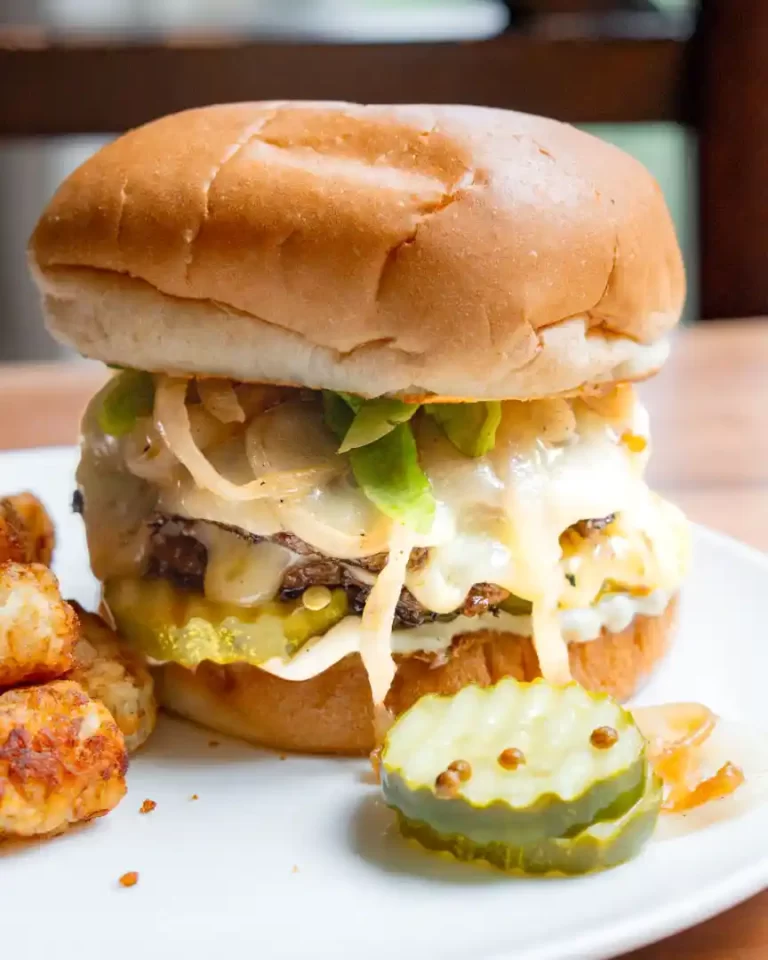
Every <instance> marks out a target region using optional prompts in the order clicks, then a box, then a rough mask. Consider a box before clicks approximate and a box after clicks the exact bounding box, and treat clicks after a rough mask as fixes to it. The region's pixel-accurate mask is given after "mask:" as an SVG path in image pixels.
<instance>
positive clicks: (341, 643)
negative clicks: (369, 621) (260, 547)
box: [260, 590, 671, 680]
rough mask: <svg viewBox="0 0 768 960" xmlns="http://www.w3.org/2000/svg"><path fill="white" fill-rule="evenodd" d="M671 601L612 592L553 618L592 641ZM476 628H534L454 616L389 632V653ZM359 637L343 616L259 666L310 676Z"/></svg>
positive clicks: (448, 640)
mask: <svg viewBox="0 0 768 960" xmlns="http://www.w3.org/2000/svg"><path fill="white" fill-rule="evenodd" d="M670 599H671V595H670V594H669V593H668V592H667V591H665V590H655V591H654V592H653V593H651V594H649V595H648V596H647V597H632V596H629V595H628V594H627V595H619V594H617V595H615V596H611V597H606V598H605V599H603V600H601V601H600V602H599V603H597V604H595V606H594V607H590V608H589V609H587V610H560V611H559V613H558V614H557V618H558V620H559V627H560V629H561V630H562V633H563V636H564V637H566V639H567V640H568V642H570V643H588V642H589V641H592V640H597V639H598V637H599V636H600V634H601V631H602V630H603V629H605V630H608V631H610V632H611V633H619V632H620V631H621V630H625V629H626V628H627V627H628V626H629V625H630V623H631V622H632V621H633V620H634V618H635V617H636V616H647V617H656V616H659V615H660V614H662V613H663V612H664V610H665V609H666V608H667V604H668V603H669V601H670ZM481 630H497V631H505V632H509V633H516V634H518V635H519V636H521V637H530V636H531V633H532V630H533V627H532V623H531V618H530V617H525V616H515V615H514V614H511V613H505V612H504V611H501V612H500V613H498V614H491V613H487V614H483V615H482V616H479V617H456V618H455V619H454V620H450V621H447V622H440V621H438V622H435V623H425V624H422V625H421V626H420V627H411V628H410V629H408V630H393V631H391V640H390V649H391V652H392V654H401V655H403V656H411V655H413V654H415V653H433V654H440V653H444V652H445V651H447V650H448V649H449V648H450V646H451V644H452V643H453V641H454V639H455V638H456V637H458V636H460V635H462V634H467V633H477V632H479V631H481ZM361 636H362V628H361V620H360V617H345V618H344V619H343V620H341V621H339V623H337V624H336V625H335V626H333V627H331V629H330V630H329V631H328V632H327V633H326V634H324V635H323V636H321V637H315V638H313V639H312V640H309V641H308V642H307V643H306V644H305V645H304V646H303V647H302V648H301V649H300V650H299V651H298V653H296V654H294V656H293V657H291V658H290V659H289V660H283V659H281V658H280V657H274V658H273V659H271V660H267V661H266V663H262V664H261V666H260V669H261V670H266V671H267V673H272V674H274V675H275V676H277V677H282V678H283V679H284V680H309V679H310V677H314V676H317V674H318V673H322V672H323V670H327V669H328V668H329V667H332V666H333V665H334V663H338V661H339V660H343V658H344V657H346V656H349V654H351V653H359V652H360V648H361Z"/></svg>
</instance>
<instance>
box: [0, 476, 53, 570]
mask: <svg viewBox="0 0 768 960" xmlns="http://www.w3.org/2000/svg"><path fill="white" fill-rule="evenodd" d="M54 543H55V536H54V530H53V523H52V522H51V518H50V517H49V516H48V513H47V512H46V509H45V507H44V506H43V505H42V503H41V502H40V501H39V500H38V499H37V497H35V496H34V495H33V494H31V493H19V494H17V495H16V496H13V497H2V498H0V563H3V562H5V561H7V560H13V561H14V562H16V563H43V564H45V566H49V565H50V562H51V558H52V557H53V548H54Z"/></svg>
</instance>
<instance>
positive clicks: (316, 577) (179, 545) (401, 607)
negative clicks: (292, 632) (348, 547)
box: [146, 516, 509, 627]
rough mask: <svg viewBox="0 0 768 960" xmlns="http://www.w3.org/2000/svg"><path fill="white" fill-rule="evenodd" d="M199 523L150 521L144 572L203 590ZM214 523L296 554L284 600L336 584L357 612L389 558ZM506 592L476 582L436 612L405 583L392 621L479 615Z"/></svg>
mask: <svg viewBox="0 0 768 960" xmlns="http://www.w3.org/2000/svg"><path fill="white" fill-rule="evenodd" d="M202 523H213V521H209V520H197V521H190V520H186V519H184V518H181V517H168V516H158V517H155V518H154V519H153V520H152V522H151V528H152V536H151V540H150V544H151V549H150V553H149V559H148V562H147V570H146V575H147V576H148V577H152V578H160V579H163V580H169V581H170V582H171V583H173V584H174V585H175V586H176V587H178V588H180V589H182V590H189V591H192V592H195V593H202V592H203V585H204V580H205V570H206V567H207V564H208V550H207V548H206V546H205V544H203V543H201V541H200V540H198V539H197V537H196V536H195V528H196V526H197V524H202ZM214 525H215V526H218V527H222V528H223V529H226V530H228V531H229V532H231V533H234V534H236V535H237V536H239V537H242V538H243V539H245V540H248V541H250V542H251V543H258V542H260V541H261V540H271V541H272V542H273V543H279V544H280V545H281V546H284V547H287V548H288V549H289V550H291V551H293V552H294V553H296V554H298V557H299V559H298V560H297V562H296V563H295V564H294V565H293V566H291V567H289V568H288V570H286V572H285V576H284V577H283V582H282V584H281V585H280V592H279V595H280V598H281V599H283V600H292V599H295V598H296V597H299V596H301V594H302V593H303V592H304V591H305V590H306V589H307V587H311V586H324V587H329V588H331V589H339V588H340V589H343V590H345V591H346V593H347V598H348V600H349V606H350V610H352V611H353V612H354V613H361V612H362V609H363V607H364V606H365V602H366V600H367V599H368V594H369V593H370V591H371V585H370V583H369V582H368V581H369V580H370V576H369V575H370V574H371V573H374V574H375V573H378V572H379V571H380V570H381V569H382V568H383V566H384V564H385V563H386V562H387V555H386V553H379V554H374V555H372V556H370V557H362V558H360V559H358V560H355V561H349V560H337V559H336V558H334V557H327V556H325V555H324V554H320V553H318V551H317V550H316V549H315V548H314V547H312V546H310V545H309V544H308V543H305V542H304V541H303V540H300V539H299V538H298V537H296V536H294V535H293V534H291V533H277V534H275V535H274V536H272V537H259V536H256V535H255V534H252V533H248V532H246V531H244V530H240V529H239V528H237V527H230V526H227V525H226V524H218V523H217V524H214ZM427 555H428V550H427V549H425V548H424V547H416V548H415V549H414V550H412V551H411V556H410V559H409V561H408V567H409V569H411V570H416V569H418V568H419V567H420V566H421V565H422V564H424V563H425V562H426V559H427ZM508 596H509V591H508V590H504V589H503V588H502V587H499V586H496V585H495V584H491V583H476V584H475V585H474V586H473V587H472V589H471V590H470V591H469V593H468V594H467V597H466V599H465V601H464V604H463V606H462V607H460V608H459V609H458V610H455V611H454V612H453V613H449V614H437V613H434V612H433V611H431V610H427V609H426V608H425V607H423V606H422V605H421V604H420V603H419V601H418V600H417V599H416V598H415V597H414V596H413V594H412V593H411V592H410V591H409V590H407V589H405V588H403V590H402V591H401V593H400V600H399V601H398V604H397V608H396V610H395V621H394V625H395V626H400V627H416V626H419V625H420V624H422V623H430V622H433V621H435V620H452V619H454V618H455V617H457V616H459V615H460V614H463V615H464V616H468V617H474V616H478V615H479V614H481V613H488V612H493V611H494V610H495V609H497V608H498V606H499V604H500V603H502V601H504V600H506V599H507V597H508Z"/></svg>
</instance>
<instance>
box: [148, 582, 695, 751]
mask: <svg viewBox="0 0 768 960" xmlns="http://www.w3.org/2000/svg"><path fill="white" fill-rule="evenodd" d="M676 611H677V598H676V597H675V598H673V599H672V600H671V601H670V603H669V605H668V606H667V609H666V610H665V611H664V613H662V614H661V615H660V616H658V617H642V616H638V617H636V618H635V619H634V621H633V622H632V623H631V624H630V625H629V626H628V627H627V628H626V629H625V630H622V631H621V633H609V632H607V631H605V630H604V631H603V633H602V634H601V636H600V637H599V638H598V639H597V640H593V641H591V642H589V643H578V644H572V645H571V646H570V648H569V653H570V661H571V671H572V673H573V677H574V679H575V680H578V682H579V683H581V684H583V685H584V686H585V687H587V689H589V690H595V691H601V692H606V693H609V694H611V695H613V696H614V697H616V698H617V699H619V700H626V699H627V698H628V697H630V696H631V695H632V694H633V693H634V692H635V691H636V690H637V689H638V688H639V687H640V686H641V685H642V683H643V681H644V680H645V679H646V677H647V676H648V674H649V673H650V671H651V670H652V668H653V667H654V666H655V665H656V663H657V662H658V661H659V660H660V659H661V657H662V656H663V655H664V653H665V652H666V650H667V647H668V645H669V642H670V640H671V637H672V634H673V631H674V627H675V621H676ZM155 675H156V681H157V688H158V696H159V699H160V703H161V704H162V705H163V706H164V707H166V708H167V709H168V710H170V711H171V712H172V713H176V714H178V715H179V716H182V717H186V718H187V719H188V720H193V721H195V722H196V723H199V724H202V725H203V726H206V727H210V728H212V729H214V730H217V731H219V732H220V733H224V734H229V735H230V736H234V737H240V738H241V739H244V740H249V741H251V742H252V743H256V744H259V745H261V746H265V747H273V748H275V749H278V750H291V751H297V752H300V753H343V754H364V753H367V752H369V751H370V750H371V749H373V746H374V739H373V719H372V718H373V705H372V702H371V693H370V688H369V686H368V678H367V675H366V672H365V669H364V667H363V663H362V660H361V659H360V656H359V655H358V654H351V655H350V656H348V657H345V658H344V659H343V660H340V661H339V662H338V663H336V664H334V666H332V667H330V668H329V669H328V670H326V671H325V672H324V673H321V674H318V676H316V677H313V678H312V679H310V680H304V681H301V682H295V681H291V680H283V679H281V678H279V677H275V676H273V675H272V674H269V673H266V672H265V671H263V670H259V669H258V668H257V667H252V666H248V665H247V664H232V665H228V666H219V665H218V664H214V663H211V662H208V661H206V662H205V663H203V664H201V666H199V667H198V668H197V669H196V670H194V671H192V670H188V669H186V668H184V667H181V666H179V665H178V664H175V663H169V664H166V665H164V666H162V667H158V668H157V669H156V673H155ZM538 676H540V673H539V663H538V659H537V657H536V652H535V651H534V649H533V644H532V642H531V640H530V638H528V637H522V636H519V635H517V634H514V633H503V632H500V631H495V630H482V631H478V632H477V633H472V634H464V635H463V636H459V637H457V638H456V639H455V640H454V643H453V646H452V648H451V654H450V657H449V658H448V659H447V661H445V662H443V661H438V660H436V659H435V657H434V656H433V657H430V658H427V656H426V655H425V657H424V658H421V657H419V656H410V657H404V658H398V666H397V674H396V676H395V680H394V683H393V685H392V688H391V690H390V692H389V694H388V696H387V706H388V707H389V708H390V709H391V710H392V711H393V712H394V713H395V714H399V713H402V712H403V711H404V710H407V709H408V707H410V706H411V704H413V703H415V701H416V700H418V699H419V697H422V696H424V695H425V694H428V693H442V694H450V693H455V692H457V691H458V690H460V689H461V688H462V687H465V686H467V685H468V684H470V683H477V684H480V685H481V686H487V685H488V684H491V683H495V682H496V681H498V680H500V679H501V678H502V677H516V678H517V679H518V680H533V679H534V678H535V677H538Z"/></svg>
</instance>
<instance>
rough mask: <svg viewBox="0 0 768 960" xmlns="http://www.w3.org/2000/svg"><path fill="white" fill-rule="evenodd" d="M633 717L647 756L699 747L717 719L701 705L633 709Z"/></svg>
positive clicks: (690, 704)
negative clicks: (644, 742) (644, 740)
mask: <svg viewBox="0 0 768 960" xmlns="http://www.w3.org/2000/svg"><path fill="white" fill-rule="evenodd" d="M632 717H633V718H634V721H635V723H636V724H637V726H638V727H639V728H640V732H641V733H642V735H643V736H644V737H645V739H646V740H647V741H648V749H649V753H650V754H656V753H664V752H668V751H670V750H678V749H682V748H688V747H696V746H699V745H700V744H702V743H704V741H705V740H706V739H707V738H708V737H709V736H710V734H711V733H712V731H713V730H714V729H715V726H716V724H717V716H716V715H715V714H714V713H713V712H712V711H711V710H710V709H709V707H705V706H704V705H703V704H701V703H665V704H662V705H660V706H656V707H635V709H634V710H632Z"/></svg>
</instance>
